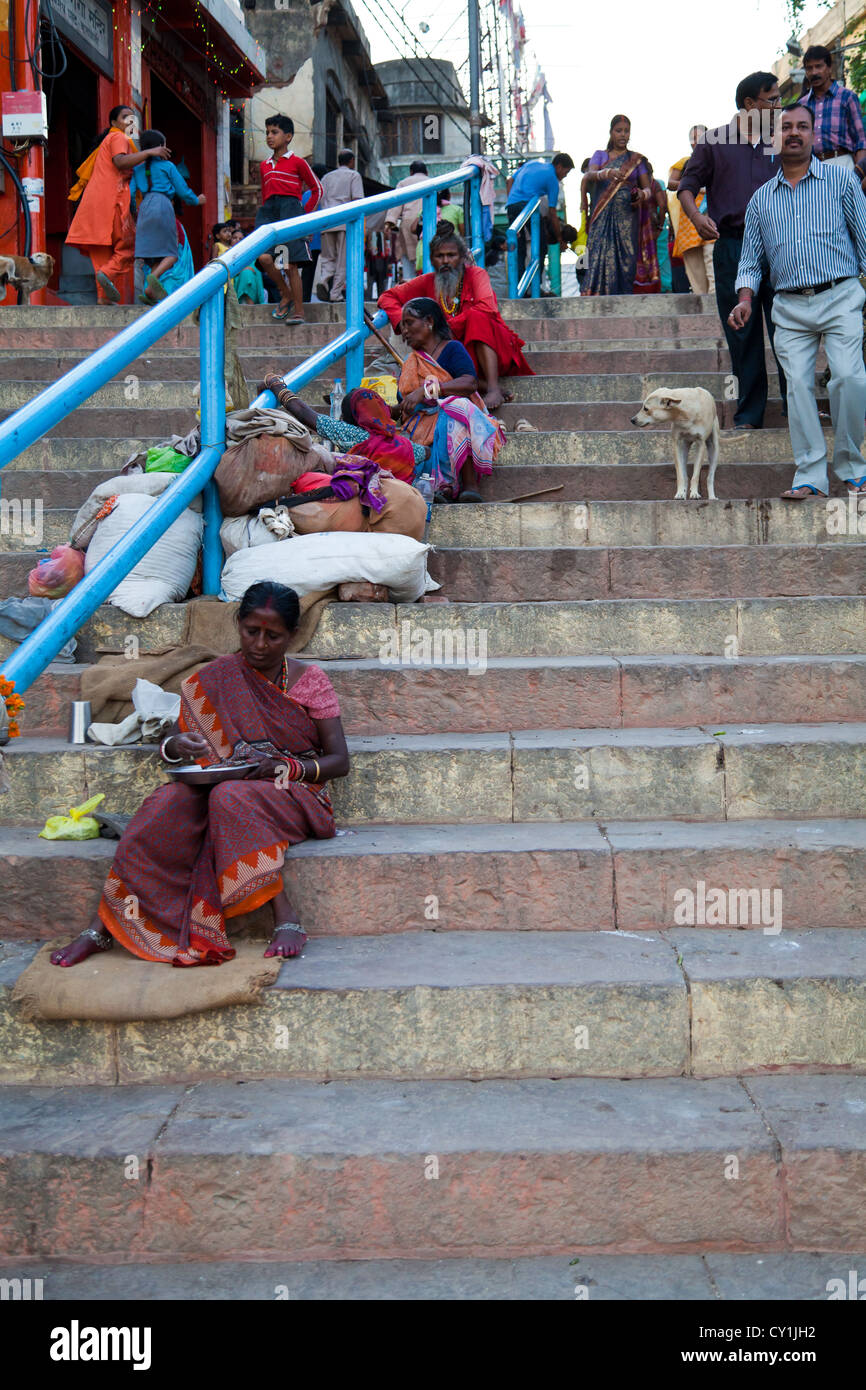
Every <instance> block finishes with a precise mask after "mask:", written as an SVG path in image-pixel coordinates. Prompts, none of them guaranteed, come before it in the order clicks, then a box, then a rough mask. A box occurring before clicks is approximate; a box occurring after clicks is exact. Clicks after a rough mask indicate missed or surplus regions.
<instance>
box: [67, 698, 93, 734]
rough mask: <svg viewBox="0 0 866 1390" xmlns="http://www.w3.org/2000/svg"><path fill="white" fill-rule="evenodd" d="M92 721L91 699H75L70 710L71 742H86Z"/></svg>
mask: <svg viewBox="0 0 866 1390" xmlns="http://www.w3.org/2000/svg"><path fill="white" fill-rule="evenodd" d="M91 722H92V720H91V714H90V701H89V700H73V701H72V706H71V708H70V711H69V742H70V743H86V742H87V730H88V729H89V728H90V725H91Z"/></svg>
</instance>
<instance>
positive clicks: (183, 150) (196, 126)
mask: <svg viewBox="0 0 866 1390" xmlns="http://www.w3.org/2000/svg"><path fill="white" fill-rule="evenodd" d="M147 118H148V124H149V126H150V128H151V130H161V131H162V133H163V134H164V136H165V141H166V144H167V145H168V148H169V149H170V150H171V157H172V162H173V163H174V164H176V165H177V167H178V169H179V170H180V172H181V173H182V174H183V176H184V178H185V179H186V181H187V183H188V184H189V186H190V188H191V189H192V191H193V193H201V192H202V186H203V179H202V157H201V153H202V128H201V122H200V121H199V119H198V117H197V116H195V115H194V114H193V112H192V111H190V109H189V107H188V106H186V105H184V103H183V102H182V101H181V100H180V98H179V97H177V96H175V94H174V92H173V91H172V90H171V88H170V87H167V86H166V84H165V83H164V82H162V81H160V79H159V78H158V77H157V75H156V73H155V72H153V71H151V74H150V104H149V106H148V111H147ZM203 211H206V209H202V208H197V207H192V206H191V205H190V204H189V203H180V204H179V207H178V213H177V215H178V217H179V218H180V221H181V222H182V223H183V226H184V229H185V231H186V234H187V236H188V238H189V244H190V249H191V251H192V255H193V260H194V262H195V266H196V269H197V270H198V269H199V268H200V267H201V264H202V248H203V246H204V234H203V233H204V219H203V217H202V212H203Z"/></svg>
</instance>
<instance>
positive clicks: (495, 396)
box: [483, 386, 514, 410]
mask: <svg viewBox="0 0 866 1390" xmlns="http://www.w3.org/2000/svg"><path fill="white" fill-rule="evenodd" d="M483 400H484V404H485V405H486V406H487V409H488V410H498V409H499V407H500V406H501V405H505V404H506V403H507V402H508V401H513V400H514V396H513V395H512V393H511V392H510V391H503V390H502V387H501V386H492V387H491V388H490V390H489V391H485V392H484V397H483Z"/></svg>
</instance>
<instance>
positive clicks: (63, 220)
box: [45, 44, 99, 290]
mask: <svg viewBox="0 0 866 1390" xmlns="http://www.w3.org/2000/svg"><path fill="white" fill-rule="evenodd" d="M66 57H67V68H66V71H65V72H64V73H63V75H62V76H61V77H57V78H55V79H54V81H53V82H52V83H50V84H47V85H49V87H50V90H49V91H48V148H47V150H46V159H45V228H46V240H47V250H48V252H49V254H50V255H52V256H53V257H54V261H55V268H54V276H53V278H52V280H51V288H52V289H55V290H56V289H57V287H58V283H59V279H60V270H61V262H62V256H63V243H64V241H65V240H66V233H67V232H68V231H69V224H70V222H71V221H72V218H73V217H74V215H75V209H76V207H77V204H76V203H70V201H69V198H68V193H69V190H70V188H71V187H72V185H73V184H74V183H75V170H76V169H77V168H78V166H79V164H81V162H82V161H83V160H84V159H86V158H87V156H88V155H89V154H90V152H91V150H92V149H94V147H95V145H96V138H97V136H98V135H99V101H98V92H99V77H98V75H97V72H96V69H95V68H92V67H91V66H90V64H89V63H86V62H84V60H83V59H82V58H79V57H78V56H77V54H76V53H75V52H73V50H72V49H71V47H70V46H69V45H68V44H67V46H66Z"/></svg>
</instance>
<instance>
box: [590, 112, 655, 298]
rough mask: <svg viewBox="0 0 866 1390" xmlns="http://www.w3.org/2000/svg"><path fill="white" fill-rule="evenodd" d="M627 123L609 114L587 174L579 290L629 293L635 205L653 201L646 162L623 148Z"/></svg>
mask: <svg viewBox="0 0 866 1390" xmlns="http://www.w3.org/2000/svg"><path fill="white" fill-rule="evenodd" d="M630 134H631V122H630V121H629V119H628V117H627V116H614V118H613V120H612V121H611V123H610V139H609V140H608V142H607V149H605V150H596V152H595V154H594V155H593V156H592V159H591V160H590V161H589V169H588V170H587V178H588V179H589V180H590V182H591V183H592V184H593V185H594V195H593V202H592V216H591V218H590V220H589V229H588V236H587V247H586V251H587V261H588V263H589V268H588V270H587V274H586V279H585V280H584V282H583V285H582V287H581V294H632V293H633V290H634V281H635V274H636V270H637V262H638V251H639V233H640V224H639V209H641V205H642V204H649V203H650V202H651V200H652V196H653V195H652V186H651V183H650V176H649V171H648V169H647V163H646V160H645V159H644V157H643V155H642V154H638V153H637V152H636V151H634V150H630V149H629V148H628V142H629V136H630Z"/></svg>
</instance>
